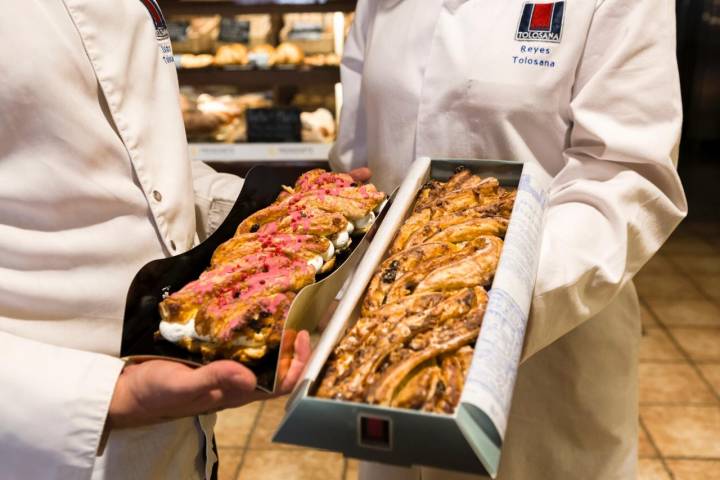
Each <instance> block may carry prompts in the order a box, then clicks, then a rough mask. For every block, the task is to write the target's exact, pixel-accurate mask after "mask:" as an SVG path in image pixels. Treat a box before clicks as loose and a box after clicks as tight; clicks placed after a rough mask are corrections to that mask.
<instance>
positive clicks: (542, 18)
mask: <svg viewBox="0 0 720 480" xmlns="http://www.w3.org/2000/svg"><path fill="white" fill-rule="evenodd" d="M554 6H555V4H554V3H536V4H535V6H534V8H533V13H532V17H531V19H530V30H548V31H549V30H550V24H551V23H552V13H553V7H554Z"/></svg>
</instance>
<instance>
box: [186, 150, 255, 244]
mask: <svg viewBox="0 0 720 480" xmlns="http://www.w3.org/2000/svg"><path fill="white" fill-rule="evenodd" d="M191 165H192V174H193V188H194V190H195V220H196V225H197V231H198V237H199V238H200V240H201V241H202V240H205V239H206V238H207V237H208V236H210V234H212V233H213V232H214V231H215V230H216V229H217V228H218V227H219V226H220V224H221V223H222V222H223V220H225V217H227V214H228V213H230V210H232V207H233V205H234V204H235V200H237V197H238V195H240V190H241V189H242V186H243V181H244V180H243V179H242V178H241V177H238V176H237V175H231V174H228V173H218V172H216V171H215V170H213V169H212V168H211V167H210V166H209V165H207V164H205V163H203V162H200V161H192V162H191Z"/></svg>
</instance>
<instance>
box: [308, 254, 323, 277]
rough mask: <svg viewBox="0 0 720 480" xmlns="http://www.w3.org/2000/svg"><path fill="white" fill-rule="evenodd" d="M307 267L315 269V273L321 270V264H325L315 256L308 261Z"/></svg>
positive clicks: (319, 257)
mask: <svg viewBox="0 0 720 480" xmlns="http://www.w3.org/2000/svg"><path fill="white" fill-rule="evenodd" d="M307 263H308V265H310V266H311V267H313V268H314V269H315V272H316V273H317V272H319V271H320V269H321V268H322V266H323V264H324V263H325V260H323V257H322V256H321V255H315V256H314V257H312V258H311V259H310V260H308V262H307Z"/></svg>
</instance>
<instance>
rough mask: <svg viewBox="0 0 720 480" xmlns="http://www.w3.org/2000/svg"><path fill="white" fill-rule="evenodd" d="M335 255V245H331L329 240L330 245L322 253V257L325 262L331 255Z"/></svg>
mask: <svg viewBox="0 0 720 480" xmlns="http://www.w3.org/2000/svg"><path fill="white" fill-rule="evenodd" d="M334 255H335V245H333V243H332V242H330V245H328V249H327V251H326V252H325V253H323V254H322V259H323V260H325V261H326V262H328V261H330V260H331V259H332V258H333V256H334Z"/></svg>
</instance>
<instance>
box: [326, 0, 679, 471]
mask: <svg viewBox="0 0 720 480" xmlns="http://www.w3.org/2000/svg"><path fill="white" fill-rule="evenodd" d="M533 3H534V2H533V1H532V0H504V1H493V0H444V1H443V0H402V1H400V0H360V2H359V3H358V9H357V12H356V17H355V25H354V27H353V28H352V31H351V34H350V38H349V39H348V42H347V45H346V50H345V57H344V59H343V63H342V81H343V87H344V97H345V103H344V107H343V112H342V116H341V123H340V133H339V138H338V141H337V143H336V148H335V150H334V152H333V154H332V155H331V156H332V162H333V164H334V166H335V167H336V168H337V169H341V170H348V169H351V168H356V167H359V166H362V165H365V164H366V162H367V165H369V167H370V168H371V169H372V171H373V178H374V181H375V183H377V184H378V187H379V188H382V189H383V190H385V191H389V190H390V189H392V188H393V187H394V186H396V185H397V184H398V183H399V182H400V181H401V180H402V178H403V176H404V173H405V172H406V171H407V168H408V165H409V164H410V162H412V160H413V159H414V158H415V157H417V156H421V155H428V156H435V157H440V158H447V157H458V158H488V159H506V160H516V161H529V162H536V163H538V164H540V165H541V166H542V167H543V168H544V169H545V170H546V171H547V172H549V173H550V174H551V175H552V176H553V177H554V181H553V184H552V187H551V201H550V207H549V212H548V217H547V224H546V227H545V235H544V239H543V244H542V253H541V260H540V267H539V273H538V278H537V287H536V291H535V298H534V300H533V307H532V312H531V318H530V321H529V325H528V331H527V337H526V342H525V348H524V352H523V362H524V363H523V364H522V365H521V368H520V370H519V374H518V379H517V384H516V389H515V395H514V399H513V405H512V409H511V414H510V420H509V426H508V429H507V432H506V437H505V442H504V446H503V455H502V460H501V466H500V474H499V478H501V479H511V480H545V479H554V480H560V479H573V480H574V479H579V478H582V479H583V480H590V479H602V480H611V479H634V478H635V468H636V445H637V416H638V411H637V401H638V400H637V365H636V364H637V356H638V343H639V337H640V322H639V309H638V301H637V296H636V294H635V290H634V288H633V285H632V282H631V279H632V276H633V275H634V274H635V273H636V272H637V271H638V270H639V269H640V267H641V266H642V265H643V264H644V263H645V262H646V261H647V260H648V259H649V258H650V256H651V255H652V254H653V253H654V252H655V251H657V249H658V248H659V247H660V245H661V244H662V243H663V241H665V239H666V238H667V237H668V236H669V234H670V232H671V231H672V230H673V229H674V228H675V226H676V225H677V224H678V223H679V222H680V220H681V219H682V218H683V216H684V215H685V214H686V211H687V205H686V201H685V197H684V194H683V190H682V186H681V184H680V181H679V179H678V176H677V173H676V170H675V168H674V165H673V161H672V159H671V151H672V150H673V147H674V146H675V145H676V143H677V141H678V138H679V133H680V125H681V104H680V93H679V84H678V74H677V66H676V60H675V23H674V2H673V1H671V0H566V1H565V2H559V1H558V2H552V1H551V0H537V2H535V3H538V4H542V3H545V4H548V3H549V4H551V5H550V6H549V7H548V6H542V5H540V6H538V5H534V4H533ZM528 4H531V5H530V6H528ZM527 9H530V12H529V13H528V11H527ZM535 9H537V11H535ZM560 9H562V11H561V12H560V11H559V10H560ZM534 11H535V12H534ZM533 12H534V13H533ZM524 13H525V14H526V15H528V16H527V17H526V18H525V19H523V18H522V17H523V14H524ZM558 22H559V23H558ZM558 26H559V27H560V28H558ZM438 448H439V449H440V448H442V446H438ZM420 477H422V478H423V479H443V480H445V479H451V478H455V476H454V475H453V474H450V473H447V472H440V471H437V470H433V469H419V468H416V469H413V470H407V469H395V468H391V467H384V466H381V465H375V464H365V465H363V466H362V467H361V478H364V479H382V478H408V479H410V478H412V479H415V478H420ZM457 478H464V477H462V476H461V475H458V477H457Z"/></svg>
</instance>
